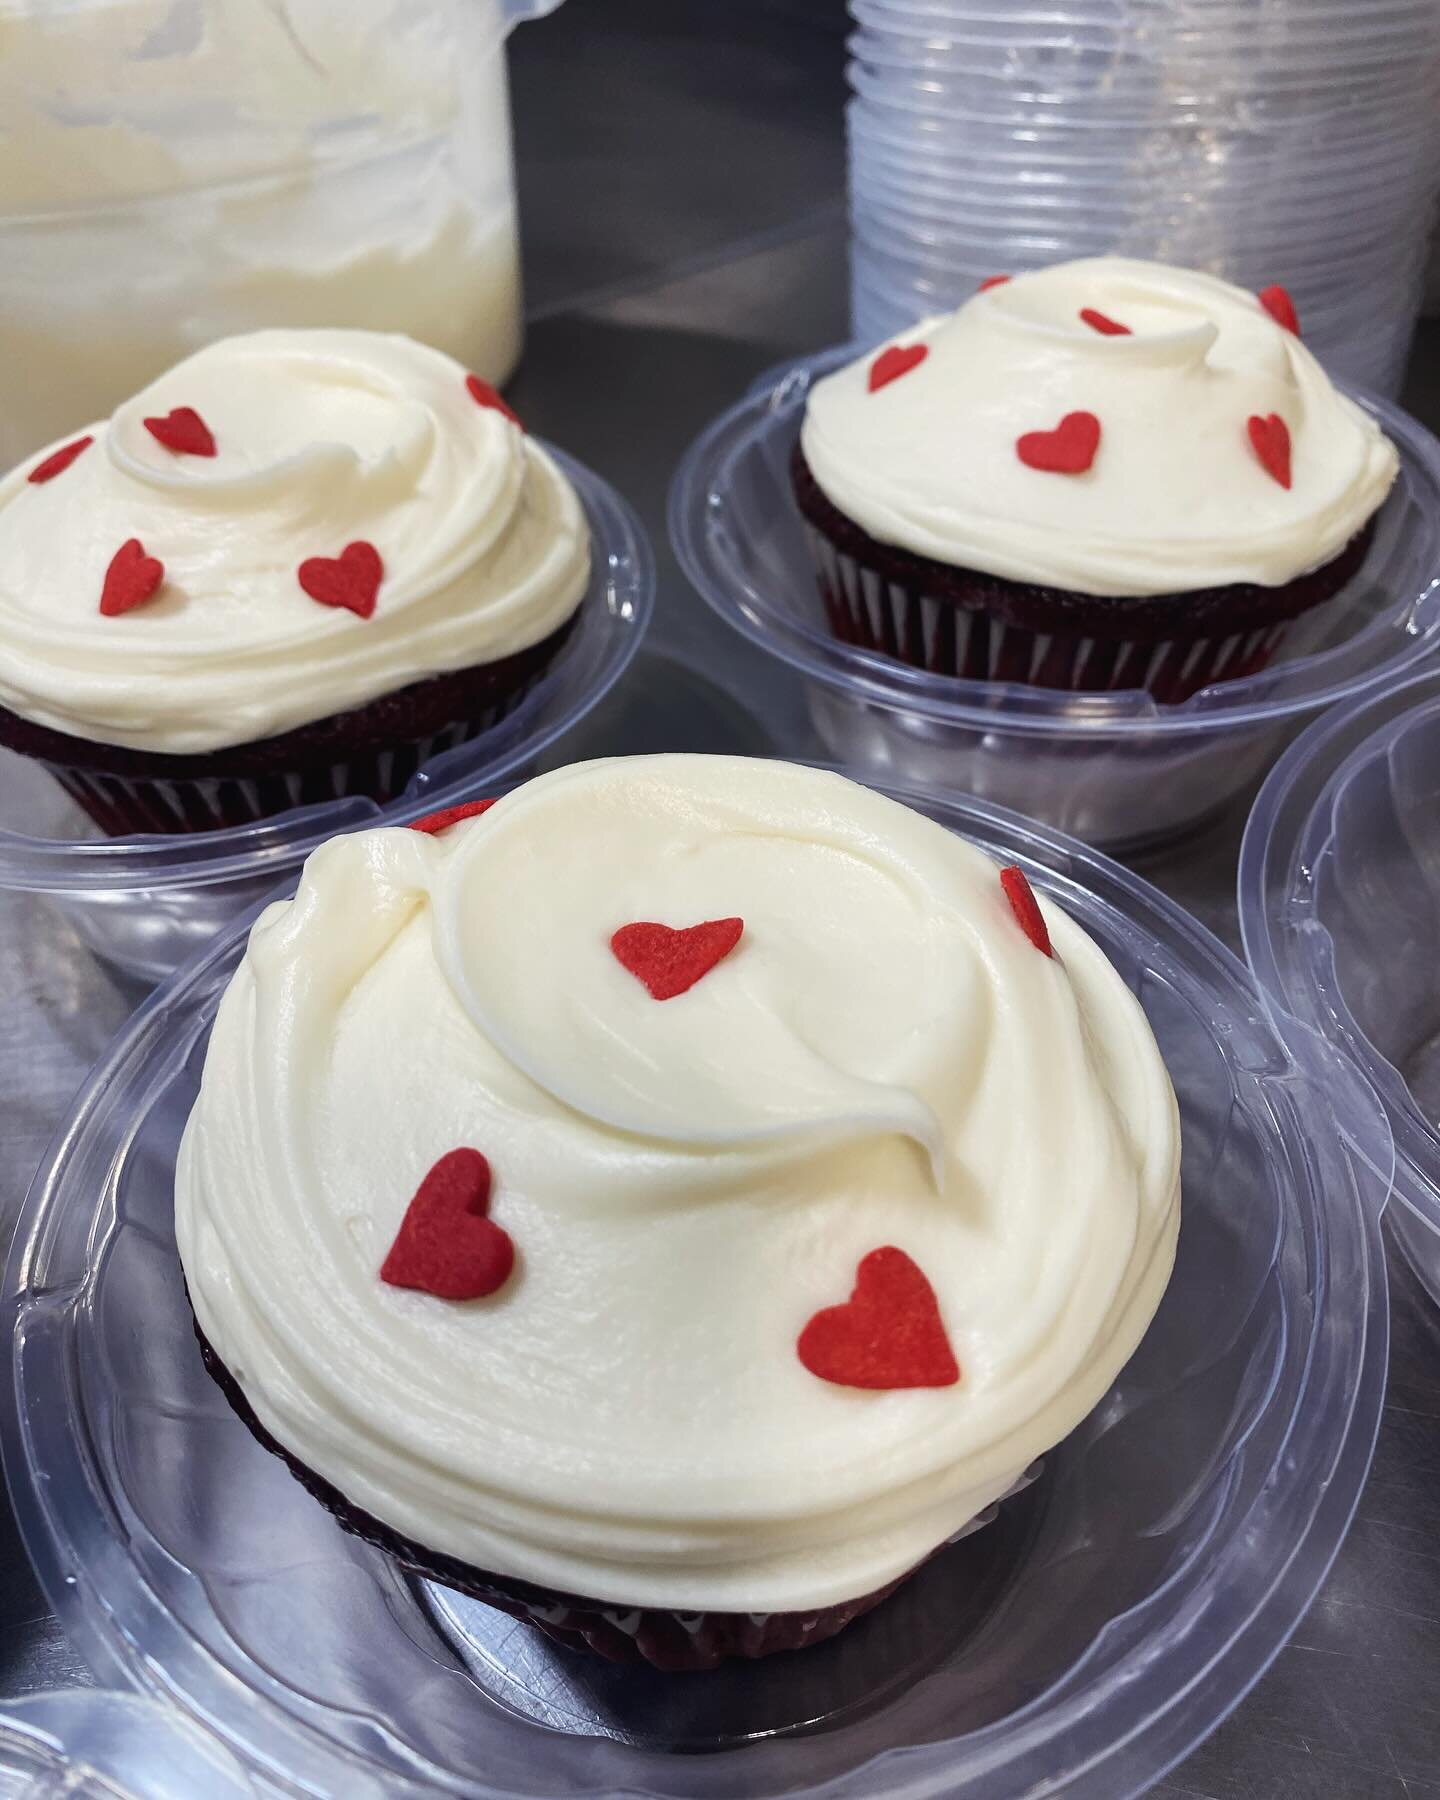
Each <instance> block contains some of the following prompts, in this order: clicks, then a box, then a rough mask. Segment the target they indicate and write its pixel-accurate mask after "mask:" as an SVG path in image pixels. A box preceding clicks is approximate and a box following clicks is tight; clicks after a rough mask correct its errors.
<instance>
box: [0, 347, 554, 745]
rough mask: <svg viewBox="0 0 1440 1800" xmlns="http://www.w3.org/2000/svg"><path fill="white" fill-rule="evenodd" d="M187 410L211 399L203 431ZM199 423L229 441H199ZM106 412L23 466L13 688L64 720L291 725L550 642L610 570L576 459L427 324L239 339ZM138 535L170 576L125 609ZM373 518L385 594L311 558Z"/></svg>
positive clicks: (5, 537)
mask: <svg viewBox="0 0 1440 1800" xmlns="http://www.w3.org/2000/svg"><path fill="white" fill-rule="evenodd" d="M177 412H180V413H190V414H194V415H196V420H195V421H194V422H193V423H191V424H189V425H188V426H185V427H183V428H182V429H181V430H180V431H179V432H177V431H176V429H175V427H174V420H175V415H176V414H177ZM147 420H148V421H150V422H149V423H148V424H147ZM157 421H158V422H159V424H160V426H161V427H164V426H165V425H166V422H167V421H169V427H170V428H169V429H161V430H157V429H156V426H157ZM197 427H198V431H200V432H203V433H204V435H205V437H209V438H210V439H211V440H212V443H213V454H211V453H209V451H207V450H204V449H200V450H187V449H184V448H179V449H177V448H175V447H173V445H174V444H183V443H184V442H185V441H186V436H185V433H186V431H187V430H188V431H189V432H190V433H191V436H192V438H193V440H194V441H195V442H199V443H203V442H204V438H202V437H199V436H198V435H196V433H197ZM91 431H92V434H93V436H94V438H95V443H94V445H93V446H92V447H90V448H89V449H87V450H86V451H85V452H84V453H83V454H81V455H80V456H78V457H77V458H76V459H75V460H74V462H73V463H72V464H71V465H70V466H68V467H66V468H65V469H64V470H62V471H61V472H60V473H59V474H57V475H56V476H55V477H53V478H52V479H49V480H45V481H42V482H38V483H37V482H35V481H32V480H30V479H29V476H30V474H31V473H32V472H33V470H34V467H35V465H36V464H37V463H38V462H40V461H41V460H42V459H43V457H44V453H43V452H42V453H41V457H38V458H35V459H32V461H31V462H29V463H27V464H25V465H23V466H22V467H21V468H19V469H16V470H15V471H14V472H13V473H12V474H11V475H9V476H8V477H7V478H6V479H5V480H4V481H3V482H0V701H3V703H4V704H5V705H7V706H9V707H10V708H11V709H12V710H14V711H16V712H19V713H22V714H23V715H24V716H26V717H27V718H31V719H34V720H36V721H37V722H39V723H41V724H44V725H49V726H51V727H53V728H54V729H56V730H59V731H66V732H70V733H72V734H74V735H77V736H81V737H87V738H91V739H94V740H98V741H100V742H105V743H116V744H123V745H128V746H130V747H132V748H135V749H142V750H154V751H165V752H177V751H178V752H203V751H207V750H212V749H216V748H219V747H221V746H223V745H227V744H234V743H244V742H250V741H252V740H255V739H259V738H264V737H269V736H271V735H274V734H276V733H278V732H282V731H286V730H289V729H291V728H292V727H295V726H298V725H302V724H305V723H307V722H309V721H310V720H312V719H317V718H322V717H325V716H327V715H329V714H331V713H335V712H342V711H346V710H348V709H350V708H352V707H356V706H362V705H364V704H365V703H366V702H367V701H369V700H372V699H374V698H376V696H377V695H379V694H382V693H387V692H391V691H394V690H396V689H398V688H402V687H404V686H406V685H408V684H409V683H410V682H412V681H418V680H421V679H423V678H424V677H426V676H428V675H434V674H441V673H446V672H448V671H451V670H454V669H459V668H464V667H466V666H468V665H471V664H475V663H484V662H492V661H495V660H497V659H499V658H500V657H503V656H508V655H510V654H512V653H514V652H516V651H519V650H523V649H526V648H528V647H529V646H530V645H531V644H534V643H537V642H539V641H540V640H541V639H542V638H544V637H546V636H548V635H549V634H550V633H551V632H552V631H555V630H556V629H558V627H559V626H560V625H561V624H563V623H564V621H565V619H566V618H567V617H568V616H569V615H570V614H571V613H572V612H573V611H574V609H575V606H576V605H577V604H578V602H579V599H580V596H581V593H582V592H583V590H584V586H585V582H586V578H587V575H588V569H589V549H588V539H587V534H586V528H585V521H584V516H583V514H582V512H581V509H580V505H579V502H578V499H577V498H576V495H575V493H574V491H573V489H572V488H571V487H570V484H569V483H568V482H567V481H566V480H565V478H564V477H563V476H562V475H561V474H560V472H559V470H558V469H557V468H556V467H555V464H554V463H553V462H552V461H551V459H550V458H549V457H548V456H547V455H546V454H545V452H544V451H543V450H541V449H540V448H539V447H538V446H537V445H536V444H534V443H533V442H532V441H531V440H530V439H528V438H527V437H526V436H525V435H524V433H523V432H522V431H521V430H520V428H519V427H518V426H516V425H515V424H514V423H512V422H511V420H510V419H509V418H507V417H506V415H505V414H504V413H503V412H502V411H500V410H499V409H497V408H495V407H490V406H484V405H481V404H478V403H477V402H476V400H475V399H474V397H473V396H472V394H471V392H470V391H469V390H468V388H467V386H466V380H465V370H464V369H463V368H461V367H460V365H459V364H457V363H455V362H453V361H452V360H451V359H450V358H449V357H447V356H444V355H442V354H441V353H440V352H439V351H436V350H431V349H428V348H427V347H425V346H424V345H421V344H417V343H414V342H412V341H411V340H409V339H406V338H401V337H387V336H382V335H380V334H378V333H369V332H357V331H349V332H347V331H265V332H257V333H255V334H253V335H251V336H248V337H240V338H231V339H227V340H225V341H224V342H222V343H219V344H215V345H212V346H211V347H210V348H208V349H206V350H202V351H200V352H199V353H198V354H197V355H195V356H193V357H191V358H189V359H188V360H187V361H186V362H183V363H181V364H179V365H178V366H177V367H176V368H174V369H172V370H171V371H170V372H169V373H168V374H166V375H164V376H162V377H161V379H160V380H159V381H157V382H156V383H155V384H154V385H153V386H152V387H150V388H147V389H146V390H145V391H144V392H143V393H142V394H139V395H138V396H136V397H135V398H134V399H132V400H130V401H128V402H126V404H125V405H123V406H122V407H120V408H119V409H118V411H117V412H116V413H115V415H114V416H113V418H112V419H111V420H110V421H109V423H108V424H102V425H96V426H94V427H92V428H91ZM167 440H168V441H167ZM130 538H138V539H140V540H141V542H142V543H143V544H144V546H145V549H146V551H147V552H148V553H149V554H151V555H152V556H155V557H157V558H159V559H160V560H161V561H162V562H163V564H164V567H165V583H164V586H163V587H162V588H161V589H160V590H159V591H158V592H157V593H156V595H155V597H154V598H153V600H150V601H148V602H147V604H146V605H145V606H143V607H141V608H136V609H135V610H134V611H133V612H131V613H129V614H127V615H126V616H125V617H124V618H123V619H119V620H117V619H112V618H104V617H101V616H100V615H99V613H98V611H97V600H98V596H99V591H100V581H101V579H102V578H103V575H104V572H105V569H106V566H107V564H108V562H109V559H110V558H111V556H113V554H114V552H115V551H116V550H117V549H118V548H119V546H120V545H121V544H122V543H123V542H125V541H127V540H128V539H130ZM357 540H358V541H363V542H367V543H370V544H372V545H373V546H374V548H375V550H376V552H377V553H378V555H379V556H380V558H381V559H382V561H383V568H384V577H383V582H382V585H381V587H380V590H379V594H378V601H377V604H376V606H375V608H374V611H373V615H372V616H367V617H357V616H356V614H355V613H354V612H352V611H347V610H346V609H345V608H343V607H339V608H337V607H334V606H322V605H317V604H316V603H315V601H314V599H313V598H308V597H307V593H306V590H305V589H304V588H303V587H302V586H301V584H300V582H299V580H298V578H297V571H298V569H299V567H300V565H301V564H302V563H304V562H305V561H307V560H308V559H310V558H313V557H338V556H340V555H341V553H342V552H343V551H344V549H345V547H346V546H347V544H349V543H351V542H353V541H357Z"/></svg>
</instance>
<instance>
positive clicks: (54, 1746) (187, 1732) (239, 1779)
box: [0, 1688, 260, 1800]
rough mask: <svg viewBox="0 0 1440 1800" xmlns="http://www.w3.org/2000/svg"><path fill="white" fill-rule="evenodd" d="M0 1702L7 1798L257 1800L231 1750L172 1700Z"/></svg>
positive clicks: (1, 1786) (65, 1695)
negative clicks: (193, 1720) (205, 1731)
mask: <svg viewBox="0 0 1440 1800" xmlns="http://www.w3.org/2000/svg"><path fill="white" fill-rule="evenodd" d="M0 1704H3V1710H0V1800H61V1797H62V1796H63V1797H64V1800H260V1794H259V1790H258V1789H257V1788H256V1787H255V1785H254V1784H253V1783H252V1782H251V1780H250V1778H249V1776H248V1775H247V1774H246V1773H245V1771H244V1770H243V1769H242V1768H241V1766H240V1764H239V1763H238V1762H237V1761H236V1760H235V1758H234V1757H233V1756H232V1755H231V1754H230V1752H229V1751H228V1750H226V1749H225V1748H224V1746H223V1745H221V1744H219V1743H217V1742H216V1741H215V1739H214V1738H213V1737H211V1736H210V1735H209V1734H208V1733H202V1732H200V1731H199V1730H198V1729H197V1728H196V1727H195V1726H194V1725H193V1724H191V1723H190V1722H189V1721H188V1720H186V1719H185V1717H184V1715H183V1714H182V1713H180V1712H179V1711H178V1710H177V1709H176V1708H175V1707H173V1706H170V1705H168V1704H166V1703H162V1702H159V1701H155V1700H146V1699H144V1698H142V1697H141V1696H140V1695H138V1694H117V1693H111V1692H107V1691H105V1690H103V1689H97V1688H68V1689H65V1690H63V1691H61V1692H59V1693H53V1694H28V1695H26V1696H25V1698H24V1699H22V1700H7V1701H4V1702H3V1703H0Z"/></svg>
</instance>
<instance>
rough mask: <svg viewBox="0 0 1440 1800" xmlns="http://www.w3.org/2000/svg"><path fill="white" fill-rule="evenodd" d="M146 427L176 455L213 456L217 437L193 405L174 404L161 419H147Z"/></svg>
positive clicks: (157, 440) (159, 442) (156, 439)
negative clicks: (215, 437)
mask: <svg viewBox="0 0 1440 1800" xmlns="http://www.w3.org/2000/svg"><path fill="white" fill-rule="evenodd" d="M145 429H146V430H147V431H148V432H149V433H150V435H151V437H153V438H154V440H155V442H156V443H157V444H163V445H164V446H165V448H166V449H167V450H173V451H174V452H175V454H176V456H213V455H214V454H215V439H214V438H213V436H212V435H211V432H210V427H209V426H208V425H207V424H206V423H205V421H204V420H203V419H202V418H201V417H200V415H199V413H198V412H196V410H195V408H194V407H193V406H173V407H171V409H170V411H169V412H168V413H166V415H165V416H164V418H161V419H147V420H146V421H145Z"/></svg>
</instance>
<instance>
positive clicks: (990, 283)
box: [975, 275, 1010, 294]
mask: <svg viewBox="0 0 1440 1800" xmlns="http://www.w3.org/2000/svg"><path fill="white" fill-rule="evenodd" d="M1009 279H1010V277H1009V276H1008V275H987V276H986V277H985V279H984V280H983V281H982V282H981V283H980V285H979V287H978V288H976V290H975V292H976V293H977V294H988V293H989V292H990V290H991V288H992V287H1004V285H1005V283H1006V282H1007V281H1009Z"/></svg>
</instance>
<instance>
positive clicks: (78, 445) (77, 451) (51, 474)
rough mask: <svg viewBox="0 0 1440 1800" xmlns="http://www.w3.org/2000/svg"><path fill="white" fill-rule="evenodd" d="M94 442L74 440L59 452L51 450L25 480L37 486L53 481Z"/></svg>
mask: <svg viewBox="0 0 1440 1800" xmlns="http://www.w3.org/2000/svg"><path fill="white" fill-rule="evenodd" d="M94 442H95V440H94V438H93V437H83V438H76V440H75V442H74V443H73V444H65V445H63V446H62V447H61V448H60V449H59V450H52V451H51V452H50V454H49V456H47V457H46V458H45V460H44V462H39V463H36V465H35V467H34V468H33V469H32V470H31V471H30V473H29V474H28V475H27V476H26V478H25V479H26V480H27V481H33V482H35V483H36V484H37V485H38V484H39V483H40V482H42V481H53V480H54V479H55V477H56V476H57V475H63V474H64V473H65V471H66V470H67V469H68V468H69V467H70V465H71V463H73V462H74V460H75V458H76V457H77V456H83V455H84V453H85V452H86V451H87V450H88V449H89V448H90V446H91V445H92V444H93V443H94Z"/></svg>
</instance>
